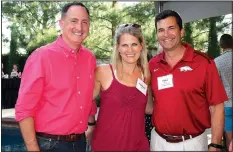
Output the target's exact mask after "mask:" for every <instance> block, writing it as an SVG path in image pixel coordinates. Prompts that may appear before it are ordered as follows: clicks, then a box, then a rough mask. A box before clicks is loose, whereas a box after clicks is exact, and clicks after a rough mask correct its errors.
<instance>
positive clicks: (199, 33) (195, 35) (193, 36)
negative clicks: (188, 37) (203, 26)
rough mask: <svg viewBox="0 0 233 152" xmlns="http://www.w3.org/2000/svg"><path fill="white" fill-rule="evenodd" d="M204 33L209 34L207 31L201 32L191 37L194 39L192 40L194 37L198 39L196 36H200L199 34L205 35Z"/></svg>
mask: <svg viewBox="0 0 233 152" xmlns="http://www.w3.org/2000/svg"><path fill="white" fill-rule="evenodd" d="M206 32H209V31H203V32H201V33H198V34H197V35H195V36H193V37H192V39H194V38H196V37H198V36H200V35H201V34H204V33H206Z"/></svg>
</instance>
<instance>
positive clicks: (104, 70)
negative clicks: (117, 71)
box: [96, 64, 111, 76]
mask: <svg viewBox="0 0 233 152" xmlns="http://www.w3.org/2000/svg"><path fill="white" fill-rule="evenodd" d="M110 72H111V69H110V64H100V65H98V66H97V68H96V74H99V75H103V76H104V75H105V74H108V73H110Z"/></svg>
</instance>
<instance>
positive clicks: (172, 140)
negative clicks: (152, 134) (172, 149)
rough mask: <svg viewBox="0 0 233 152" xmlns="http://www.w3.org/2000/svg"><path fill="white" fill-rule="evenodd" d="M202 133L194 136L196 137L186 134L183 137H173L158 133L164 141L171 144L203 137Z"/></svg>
mask: <svg viewBox="0 0 233 152" xmlns="http://www.w3.org/2000/svg"><path fill="white" fill-rule="evenodd" d="M155 131H156V130H155ZM156 132H157V131H156ZM202 133H203V132H202ZM202 133H199V134H194V135H187V134H184V135H181V136H173V135H166V134H161V133H159V132H157V134H158V135H159V136H160V137H162V138H163V139H165V140H166V141H167V142H170V143H178V142H182V141H184V140H188V139H192V138H195V137H197V136H199V135H201V134H202Z"/></svg>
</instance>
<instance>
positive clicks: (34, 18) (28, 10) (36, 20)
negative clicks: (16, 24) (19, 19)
mask: <svg viewBox="0 0 233 152" xmlns="http://www.w3.org/2000/svg"><path fill="white" fill-rule="evenodd" d="M24 5H25V7H26V8H27V9H28V11H29V12H30V13H31V15H32V17H33V18H34V19H35V20H36V21H37V22H39V23H40V24H41V25H43V23H42V22H41V21H40V20H38V18H36V17H35V16H34V15H33V13H32V11H31V10H30V8H29V7H28V6H27V4H26V3H24Z"/></svg>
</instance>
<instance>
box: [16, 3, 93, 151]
mask: <svg viewBox="0 0 233 152" xmlns="http://www.w3.org/2000/svg"><path fill="white" fill-rule="evenodd" d="M59 24H60V27H61V31H62V34H61V35H60V36H58V38H57V40H56V41H55V42H53V43H51V44H48V45H46V46H43V47H41V48H38V49H37V50H35V51H34V52H33V53H32V54H31V55H30V57H29V58H28V60H27V62H26V65H25V68H24V72H23V75H22V80H21V85H20V90H19V97H18V100H17V103H16V106H15V111H16V120H17V121H19V125H20V129H21V132H22V135H23V138H24V142H25V145H26V147H27V150H28V151H39V150H41V151H62V152H65V151H67V152H68V151H85V150H86V138H85V131H86V130H87V126H88V124H92V125H93V124H94V116H93V115H95V113H96V106H95V103H94V102H92V95H93V89H94V70H95V68H96V59H95V56H94V55H93V54H92V53H91V51H90V50H88V49H87V48H85V47H84V46H82V42H83V40H85V39H86V37H87V36H88V33H89V25H90V19H89V11H88V9H87V8H86V7H85V6H84V5H83V4H82V3H77V2H76V3H68V4H66V5H65V6H64V7H63V8H62V12H61V19H60V21H59ZM61 71H62V74H61ZM88 120H89V121H88Z"/></svg>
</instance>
